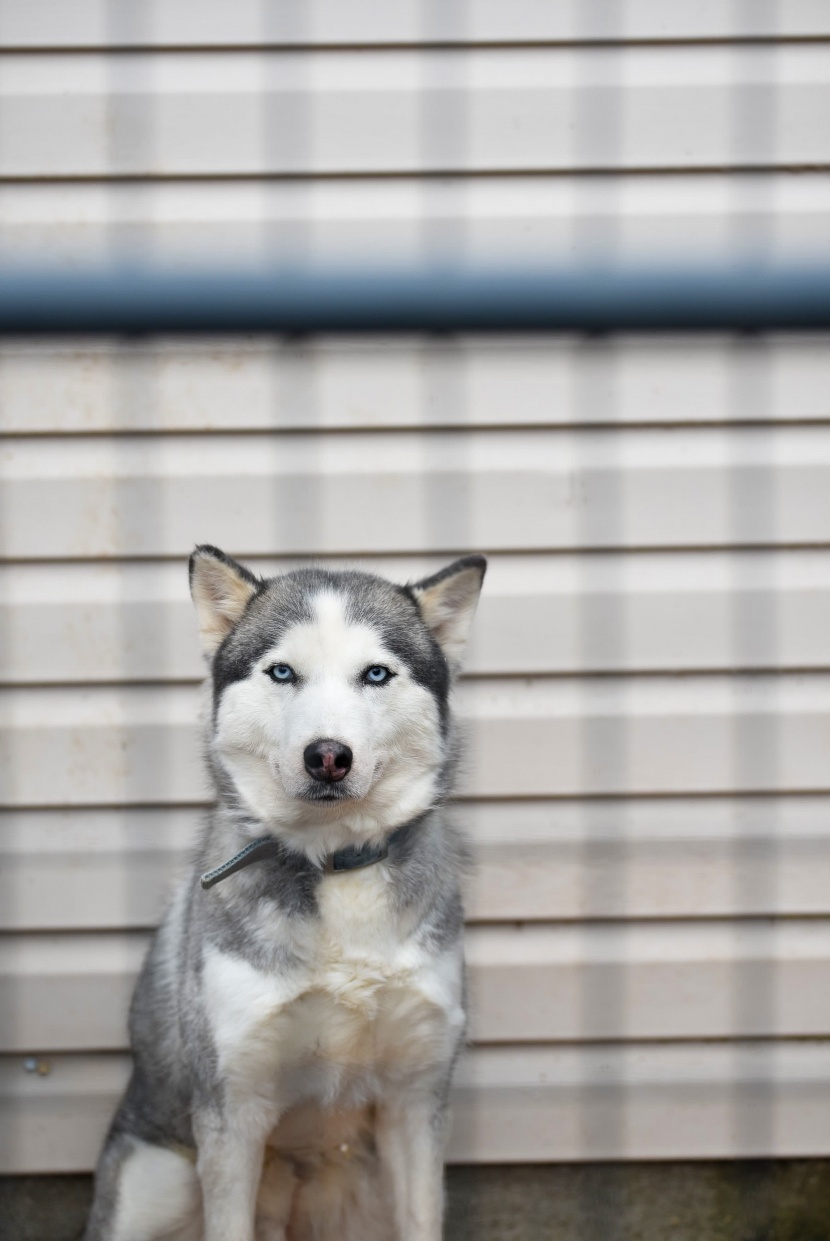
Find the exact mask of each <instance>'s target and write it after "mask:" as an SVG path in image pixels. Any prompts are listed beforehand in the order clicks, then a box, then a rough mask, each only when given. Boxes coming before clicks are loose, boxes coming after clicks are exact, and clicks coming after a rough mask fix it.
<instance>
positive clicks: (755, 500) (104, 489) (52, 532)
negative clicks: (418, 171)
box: [0, 426, 830, 559]
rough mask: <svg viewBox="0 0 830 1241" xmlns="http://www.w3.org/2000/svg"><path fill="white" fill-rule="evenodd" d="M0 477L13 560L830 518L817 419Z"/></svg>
mask: <svg viewBox="0 0 830 1241" xmlns="http://www.w3.org/2000/svg"><path fill="white" fill-rule="evenodd" d="M0 475H2V476H4V487H3V500H2V509H1V510H0V515H1V516H2V529H1V530H0V553H2V555H3V556H5V557H8V558H13V559H26V558H48V559H54V558H61V557H73V558H74V557H81V558H86V557H98V556H102V557H108V556H159V555H169V556H176V557H179V556H182V555H183V554H185V553H186V552H187V550H188V549H189V548H191V547H192V546H193V544H194V543H197V542H198V543H202V542H211V543H215V544H217V545H218V546H221V547H224V548H225V549H226V550H227V551H229V552H231V553H233V554H235V555H241V556H245V555H258V554H259V555H274V554H298V553H310V554H314V553H322V554H327V555H332V554H350V555H359V554H361V553H367V552H368V553H372V552H385V553H395V552H399V553H400V552H417V553H419V554H423V553H424V552H437V551H439V550H442V549H463V548H469V547H478V548H479V549H481V550H484V551H488V550H490V551H498V550H512V551H519V550H541V549H544V550H548V549H558V550H564V549H567V548H576V547H580V548H602V547H605V548H610V547H683V546H691V547H703V546H712V547H717V546H720V547H724V546H730V545H735V544H744V545H750V546H752V545H756V546H757V545H759V544H762V545H763V544H770V543H790V544H792V543H802V544H810V543H824V542H825V541H826V539H827V531H828V529H830V486H828V477H830V428H828V427H809V426H807V427H805V426H798V427H786V428H783V427H782V428H769V429H766V428H758V427H746V428H725V429H720V428H718V429H715V428H693V429H692V428H683V429H677V430H672V431H671V432H666V431H659V430H654V429H638V430H635V429H631V428H627V429H625V430H621V431H614V432H611V431H602V430H589V431H579V432H576V431H574V432H568V431H555V430H550V431H542V430H526V431H490V432H487V431H470V432H466V433H462V432H457V433H456V432H447V433H446V434H443V435H441V436H440V437H439V436H428V435H425V434H418V433H416V432H398V433H395V434H394V435H388V434H383V433H370V432H367V433H365V434H361V435H353V434H348V433H344V434H342V435H337V434H330V435H328V436H326V437H320V436H313V435H286V436H270V437H269V436H264V435H251V436H239V437H234V436H201V437H198V438H190V437H185V436H167V437H141V436H135V437H125V438H122V439H118V438H112V439H97V438H96V439H89V440H85V439H68V440H52V439H46V440H38V439H37V438H31V439H21V440H10V441H7V442H6V444H5V446H4V452H3V455H2V462H0ZM390 513H393V514H394V520H393V521H390V520H389V514H390ZM380 514H383V515H384V520H383V522H380V521H379V520H378V517H379V515H380Z"/></svg>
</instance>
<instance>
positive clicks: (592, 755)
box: [0, 674, 830, 808]
mask: <svg viewBox="0 0 830 1241" xmlns="http://www.w3.org/2000/svg"><path fill="white" fill-rule="evenodd" d="M198 704H199V691H198V690H197V689H196V688H195V687H192V688H191V687H185V686H170V687H165V688H161V687H158V688H145V687H135V688H132V689H121V688H99V689H84V690H78V689H71V688H50V689H23V690H19V689H13V690H7V691H6V692H5V694H4V695H3V696H2V701H0V739H2V742H3V745H2V748H1V749H0V784H1V785H2V787H3V790H4V792H3V798H4V804H5V805H6V806H8V807H10V808H12V807H22V806H33V807H36V806H42V807H48V806H61V805H94V804H100V805H118V804H139V805H141V804H143V805H147V804H158V803H162V802H168V801H169V802H174V803H180V804H181V803H191V804H192V803H194V802H200V801H202V800H203V799H204V798H205V796H206V792H207V779H206V777H205V776H204V774H203V772H202V764H201V757H200V744H199V733H198V729H197V727H196V722H195V721H196V716H197V712H198ZM459 707H460V715H461V718H462V723H463V726H464V728H465V732H466V733H467V735H468V737H469V742H470V745H469V753H468V755H467V759H466V762H465V771H464V775H463V783H462V792H463V793H465V794H467V795H468V796H475V797H485V798H486V797H517V796H518V797H550V796H559V797H561V796H585V795H604V796H607V795H611V794H629V795H631V794H656V793H668V794H678V793H690V794H691V793H718V792H720V793H759V792H816V791H821V790H824V789H826V788H827V787H828V769H827V753H828V746H830V678H828V677H826V676H823V675H820V674H813V675H790V676H787V677H783V676H782V677H772V676H761V675H758V676H748V677H734V678H731V679H730V678H729V677H719V676H711V677H700V678H689V679H686V678H673V677H658V676H655V677H650V678H647V679H643V680H639V681H638V680H628V679H619V680H618V679H616V678H614V679H605V678H598V679H595V680H588V681H585V682H582V683H574V682H572V681H569V680H563V681H555V680H554V681H546V680H538V681H520V680H510V679H504V680H494V681H467V682H465V683H464V684H462V686H461V687H460V690H459ZM537 755H539V756H542V757H541V758H536V757H533V758H532V759H530V758H529V756H537Z"/></svg>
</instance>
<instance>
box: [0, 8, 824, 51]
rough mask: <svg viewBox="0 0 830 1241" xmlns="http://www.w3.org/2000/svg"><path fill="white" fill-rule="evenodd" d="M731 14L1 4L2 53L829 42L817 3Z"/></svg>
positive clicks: (689, 10) (732, 10)
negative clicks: (621, 41) (767, 39)
mask: <svg viewBox="0 0 830 1241" xmlns="http://www.w3.org/2000/svg"><path fill="white" fill-rule="evenodd" d="M757 8H758V12H757V13H756V12H754V6H753V8H750V7H747V6H744V8H742V9H740V10H737V9H735V8H734V7H730V6H728V5H724V4H723V0H697V3H695V4H694V5H679V6H677V5H666V4H665V3H664V2H663V0H627V3H625V4H621V5H615V6H609V5H608V4H607V3H603V0H556V3H551V0H514V3H511V4H509V5H505V4H503V3H501V0H473V2H472V3H467V4H464V5H454V4H450V5H446V6H435V5H433V6H427V5H425V4H424V3H422V0H396V3H395V4H389V3H388V0H359V2H358V3H351V4H349V5H348V6H344V5H343V4H342V3H338V0H305V3H298V2H296V0H295V2H294V3H292V4H281V5H279V6H270V7H269V6H268V5H267V4H266V3H264V0H238V2H237V3H236V4H234V5H232V6H229V5H228V4H227V3H226V2H225V0H149V2H145V3H142V4H141V5H140V6H139V7H137V6H136V5H135V4H134V3H131V2H130V0H75V3H74V4H73V5H72V7H71V10H70V9H69V8H67V6H66V4H65V3H62V2H61V0H3V4H2V7H0V42H1V43H2V44H3V45H5V46H6V47H21V48H28V47H32V48H39V47H106V46H117V47H142V46H148V45H150V46H161V47H164V46H171V45H172V46H185V47H203V46H212V45H217V46H234V45H237V46H238V45H246V44H258V43H274V44H284V45H291V44H309V43H311V44H313V43H323V44H327V43H328V44H331V43H342V44H360V43H365V44H370V45H371V44H382V43H415V44H418V43H423V42H428V41H431V40H435V41H439V42H460V43H468V42H476V41H487V42H490V41H493V42H506V41H510V40H516V41H521V42H525V41H533V42H544V41H548V40H580V41H581V40H593V39H598V40H599V39H609V38H610V39H616V38H629V39H687V38H691V39H698V38H731V37H734V36H741V37H760V36H772V37H774V38H775V37H779V38H780V37H784V36H795V37H798V36H804V35H812V36H816V35H830V20H828V16H827V9H826V7H825V5H824V4H823V3H822V0H784V2H783V3H781V2H780V0H779V3H777V4H776V5H775V6H769V5H758V6H757Z"/></svg>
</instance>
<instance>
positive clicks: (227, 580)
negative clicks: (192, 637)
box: [190, 543, 259, 658]
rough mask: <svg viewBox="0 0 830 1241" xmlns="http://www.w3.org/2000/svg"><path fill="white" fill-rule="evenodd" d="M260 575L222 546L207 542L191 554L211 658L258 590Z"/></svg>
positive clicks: (193, 580)
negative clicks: (221, 547) (223, 550)
mask: <svg viewBox="0 0 830 1241" xmlns="http://www.w3.org/2000/svg"><path fill="white" fill-rule="evenodd" d="M258 586H259V579H258V578H256V577H255V576H254V574H253V573H251V571H250V570H249V569H246V568H245V566H244V565H241V564H237V562H236V561H235V560H232V559H231V557H230V556H226V555H225V553H224V552H222V551H220V550H219V548H218V547H211V545H210V544H209V543H203V544H202V545H201V546H199V547H197V548H196V550H195V551H194V552H193V555H192V556H191V557H190V594H191V596H192V598H193V602H194V604H195V605H196V615H197V616H198V618H199V634H200V636H201V639H202V647H203V649H204V652H205V654H206V655H207V656H208V658H210V657H211V656H213V654H214V653H215V651H216V649H217V647H218V646H219V645H220V644H221V643H222V641H223V640H224V639H225V638H226V637H227V636H228V634H229V633H230V631H231V630H232V629H233V627H234V625H235V624H236V622H237V621H238V620H239V619H240V617H241V616H242V613H243V612H244V611H245V609H246V607H247V606H248V601H249V600H250V598H251V596H252V595H254V594H255V593H256V589H257V587H258Z"/></svg>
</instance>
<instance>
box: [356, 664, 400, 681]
mask: <svg viewBox="0 0 830 1241" xmlns="http://www.w3.org/2000/svg"><path fill="white" fill-rule="evenodd" d="M394 675H395V674H394V672H390V671H389V669H388V668H384V666H383V664H372V667H371V668H367V669H366V671H365V672H364V673H363V684H364V685H384V684H385V683H386V681H391V680H392V677H393V676H394Z"/></svg>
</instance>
